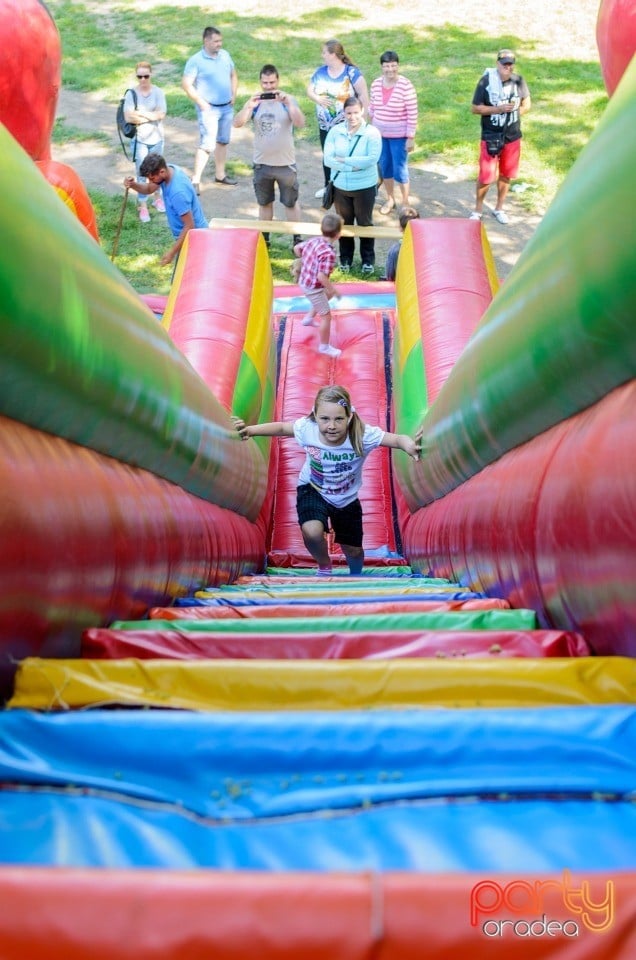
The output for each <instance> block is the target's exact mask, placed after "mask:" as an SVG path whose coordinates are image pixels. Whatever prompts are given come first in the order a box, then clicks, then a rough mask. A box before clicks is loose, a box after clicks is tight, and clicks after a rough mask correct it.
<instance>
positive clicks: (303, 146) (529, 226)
mask: <svg viewBox="0 0 636 960" xmlns="http://www.w3.org/2000/svg"><path fill="white" fill-rule="evenodd" d="M57 116H58V117H60V118H63V119H64V122H65V124H66V125H67V126H68V127H75V128H77V129H78V130H81V131H82V132H89V133H90V132H91V131H96V132H98V133H100V134H103V135H104V136H105V137H107V138H108V142H106V141H104V140H103V139H100V140H82V141H77V142H69V143H66V144H64V145H62V146H54V148H53V157H54V159H55V160H59V161H61V162H63V163H67V164H68V165H69V166H71V167H73V169H74V170H76V171H77V173H78V174H79V176H80V177H81V178H82V180H83V182H84V184H85V185H86V186H87V187H88V188H89V189H101V190H104V191H106V192H108V193H113V194H116V193H123V186H122V182H123V178H124V176H126V175H127V174H128V173H130V171H131V164H130V162H129V161H127V160H126V158H125V157H124V155H123V153H122V150H121V146H120V144H119V140H118V138H117V132H116V129H115V106H114V105H113V104H111V103H104V102H103V101H102V100H99V99H97V98H95V97H94V96H92V95H90V94H84V93H77V92H75V91H70V90H62V92H61V94H60V97H59V101H58V107H57ZM308 122H310V123H311V122H312V120H311V119H310V118H308ZM197 142H198V137H197V128H196V123H195V121H194V120H192V121H190V120H181V119H178V118H172V117H168V118H167V119H166V150H165V153H166V156H167V159H168V160H170V161H171V162H173V163H177V164H179V165H180V166H182V167H184V169H185V170H186V171H188V172H191V170H192V161H193V158H194V152H195V149H196V146H197ZM476 150H477V144H475V151H476ZM296 153H297V162H298V174H299V179H300V189H301V205H302V208H303V219H304V220H309V221H315V222H318V221H319V220H320V216H321V211H320V208H319V207H318V205H317V201H316V200H315V199H314V192H315V190H316V189H317V187H318V186H319V185H320V184H321V183H322V165H321V154H320V149H319V148H318V146H317V145H314V144H311V143H307V142H306V141H303V140H299V141H298V142H297V146H296ZM228 162H229V169H230V170H232V171H233V172H234V173H235V174H237V175H238V179H239V183H238V184H237V186H235V187H221V186H218V185H216V184H214V183H211V182H210V178H212V177H213V176H214V173H213V165H212V164H210V166H209V167H208V169H207V170H206V175H207V178H208V179H207V180H206V179H205V178H204V180H203V182H202V189H201V200H202V203H203V209H204V212H205V214H206V216H207V217H208V218H209V219H211V218H212V217H231V218H245V219H254V218H255V217H256V204H255V200H254V191H253V187H252V181H251V174H250V167H251V162H252V134H251V131H250V129H249V127H243V128H241V129H236V130H234V131H233V134H232V142H231V144H230V148H229V154H228ZM474 176H475V170H474V169H472V168H471V169H466V168H455V167H451V166H448V165H446V164H444V163H442V162H441V161H435V162H431V161H427V162H426V166H423V165H418V166H412V167H411V202H412V203H413V204H414V205H415V206H417V207H418V208H419V210H420V213H421V215H422V216H423V217H467V216H468V215H469V214H470V211H471V210H472V207H473V198H474ZM379 206H380V202H378V206H377V208H376V216H375V222H376V224H377V225H379V226H390V225H394V224H395V222H396V221H395V215H394V214H389V215H388V216H382V214H381V213H380V211H379ZM507 211H508V214H509V216H510V223H509V224H508V225H507V226H501V225H500V224H498V223H497V221H496V220H495V219H494V218H492V217H490V216H486V218H485V219H484V223H485V226H486V231H487V234H488V238H489V240H490V244H491V246H492V250H493V255H494V257H495V263H496V265H497V270H498V273H499V276H500V277H501V278H502V279H503V278H504V277H506V276H507V275H508V273H509V272H510V270H511V268H512V267H513V266H514V264H515V263H516V261H517V259H518V257H519V255H520V253H521V251H522V250H523V248H524V247H525V245H526V243H527V242H528V240H529V239H530V237H531V236H532V234H533V233H534V230H535V229H536V227H537V224H538V223H539V222H540V219H541V217H540V216H533V215H529V214H528V213H526V212H525V211H524V210H523V209H522V208H521V206H520V205H519V204H518V203H516V201H515V198H514V195H511V197H510V200H509V202H508V204H507ZM275 216H277V217H281V216H282V208H281V207H280V206H279V205H278V204H277V205H276V209H275ZM386 246H388V243H387V242H386V241H378V245H377V252H378V264H383V262H384V256H383V255H384V254H385V253H386V249H385V248H386Z"/></svg>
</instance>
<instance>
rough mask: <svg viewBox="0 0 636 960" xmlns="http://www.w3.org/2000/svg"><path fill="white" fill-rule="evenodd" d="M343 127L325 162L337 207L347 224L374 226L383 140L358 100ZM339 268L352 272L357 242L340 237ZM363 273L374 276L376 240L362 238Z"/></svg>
mask: <svg viewBox="0 0 636 960" xmlns="http://www.w3.org/2000/svg"><path fill="white" fill-rule="evenodd" d="M343 112H344V123H338V124H336V126H335V127H332V128H331V130H330V131H329V133H328V134H327V139H326V140H325V150H324V162H325V163H326V164H327V166H328V167H330V168H331V170H332V172H333V178H332V179H333V186H334V206H335V208H336V212H337V213H339V214H340V216H341V217H342V219H343V221H344V223H345V224H347V223H349V224H353V223H357V224H358V226H360V227H372V226H373V206H374V204H375V197H376V193H377V191H378V160H379V159H380V154H381V153H382V136H381V134H380V131H379V130H378V129H377V127H374V126H372V125H371V124H370V123H366V122H365V120H364V119H363V116H362V104H361V103H360V101H359V100H358V99H357V98H356V97H349V99H348V100H345V102H344V111H343ZM338 242H339V244H340V268H341V270H344V271H345V272H348V271H349V270H350V269H351V265H352V263H353V254H354V251H355V240H354V238H353V237H340V240H339V241H338ZM360 259H361V260H362V272H363V273H373V270H374V267H375V240H374V238H373V237H360Z"/></svg>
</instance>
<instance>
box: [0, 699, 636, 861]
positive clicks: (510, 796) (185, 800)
mask: <svg viewBox="0 0 636 960" xmlns="http://www.w3.org/2000/svg"><path fill="white" fill-rule="evenodd" d="M635 747H636V709H635V708H632V707H621V706H616V707H615V706H609V707H603V706H602V707H577V708H574V709H573V708H567V707H565V708H563V707H561V708H559V707H557V708H546V709H539V710H535V709H519V710H492V711H483V710H461V711H454V710H453V711H451V710H437V709H431V710H408V711H372V712H366V711H354V712H351V713H346V714H333V713H327V712H324V713H323V712H315V713H304V714H295V713H294V714H289V713H285V712H281V713H274V714H272V713H244V714H241V713H239V714H234V713H233V714H230V715H228V714H226V713H217V714H194V713H189V712H175V711H169V712H166V713H163V712H160V711H131V710H118V711H113V712H111V711H107V710H96V711H92V712H90V713H69V714H53V715H42V714H36V713H32V712H29V711H20V710H16V711H11V712H8V713H4V714H0V776H1V778H2V781H3V784H4V787H3V790H2V791H0V844H1V849H2V861H3V862H4V863H12V864H40V865H46V864H49V865H57V866H61V865H66V866H100V867H165V868H170V869H191V868H197V867H214V868H219V869H233V870H234V869H264V870H265V869H266V870H327V871H334V870H366V869H369V870H417V871H434V872H444V871H465V870H475V871H481V872H485V871H511V872H515V871H516V872H519V871H521V870H523V871H526V872H527V871H533V870H536V871H559V870H561V869H563V868H564V867H568V868H569V869H575V870H596V869H598V870H610V869H613V870H618V869H631V868H633V865H634V863H635V862H636V804H635V803H634V802H633V801H634V789H635V786H636V749H635Z"/></svg>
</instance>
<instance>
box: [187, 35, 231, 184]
mask: <svg viewBox="0 0 636 960" xmlns="http://www.w3.org/2000/svg"><path fill="white" fill-rule="evenodd" d="M181 86H182V87H183V89H184V90H185V92H186V93H187V95H188V96H189V97H190V99H191V100H192V101H193V102H194V104H195V106H196V108H197V116H198V118H199V137H200V141H199V146H198V148H197V152H196V155H195V158H194V173H193V175H192V184H193V186H194V189H195V190H196V193H197V196H198V195H199V193H200V184H201V176H202V174H203V171H204V170H205V165H206V164H207V162H208V160H209V158H210V154H211V153H212V152H214V163H215V182H216V183H222V184H224V185H225V186H234V184H235V183H236V180H233V179H232V178H231V177H228V176H227V174H226V173H225V161H226V158H227V145H228V143H229V142H230V135H231V132H232V120H233V119H234V101H235V99H236V91H237V88H238V76H237V73H236V68H235V66H234V62H233V60H232V58H231V56H230V55H229V53H228V52H227V50H223V37H222V36H221V31H220V30H217V29H216V27H206V28H205V30H204V31H203V48H202V49H201V50H199V52H198V53H195V54H194V56H193V57H190V59H189V60H188V62H187V63H186V65H185V69H184V71H183V80H182V81H181Z"/></svg>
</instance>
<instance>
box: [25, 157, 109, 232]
mask: <svg viewBox="0 0 636 960" xmlns="http://www.w3.org/2000/svg"><path fill="white" fill-rule="evenodd" d="M36 166H37V167H38V169H39V170H40V172H41V173H42V175H43V176H44V178H45V179H46V180H48V182H49V183H50V184H51V186H52V187H53V189H54V190H55V191H56V193H57V195H58V196H59V198H60V200H63V201H64V203H65V204H66V206H67V207H68V208H69V210H70V211H71V213H73V214H75V216H76V217H77V219H78V220H79V222H80V223H82V224H83V225H84V226H85V227H86V229H87V230H88V232H89V233H90V235H91V237H93V239H95V240H97V241H98V242H99V234H98V232H97V217H96V216H95V210H94V209H93V204H92V203H91V199H90V197H89V195H88V190H87V189H86V187H85V186H84V184H83V182H82V180H81V178H80V177H79V176H78V174H77V173H76V172H75V171H74V170H73V168H72V167H68V166H67V165H66V164H65V163H59V162H58V161H56V160H38V162H37V164H36Z"/></svg>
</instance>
